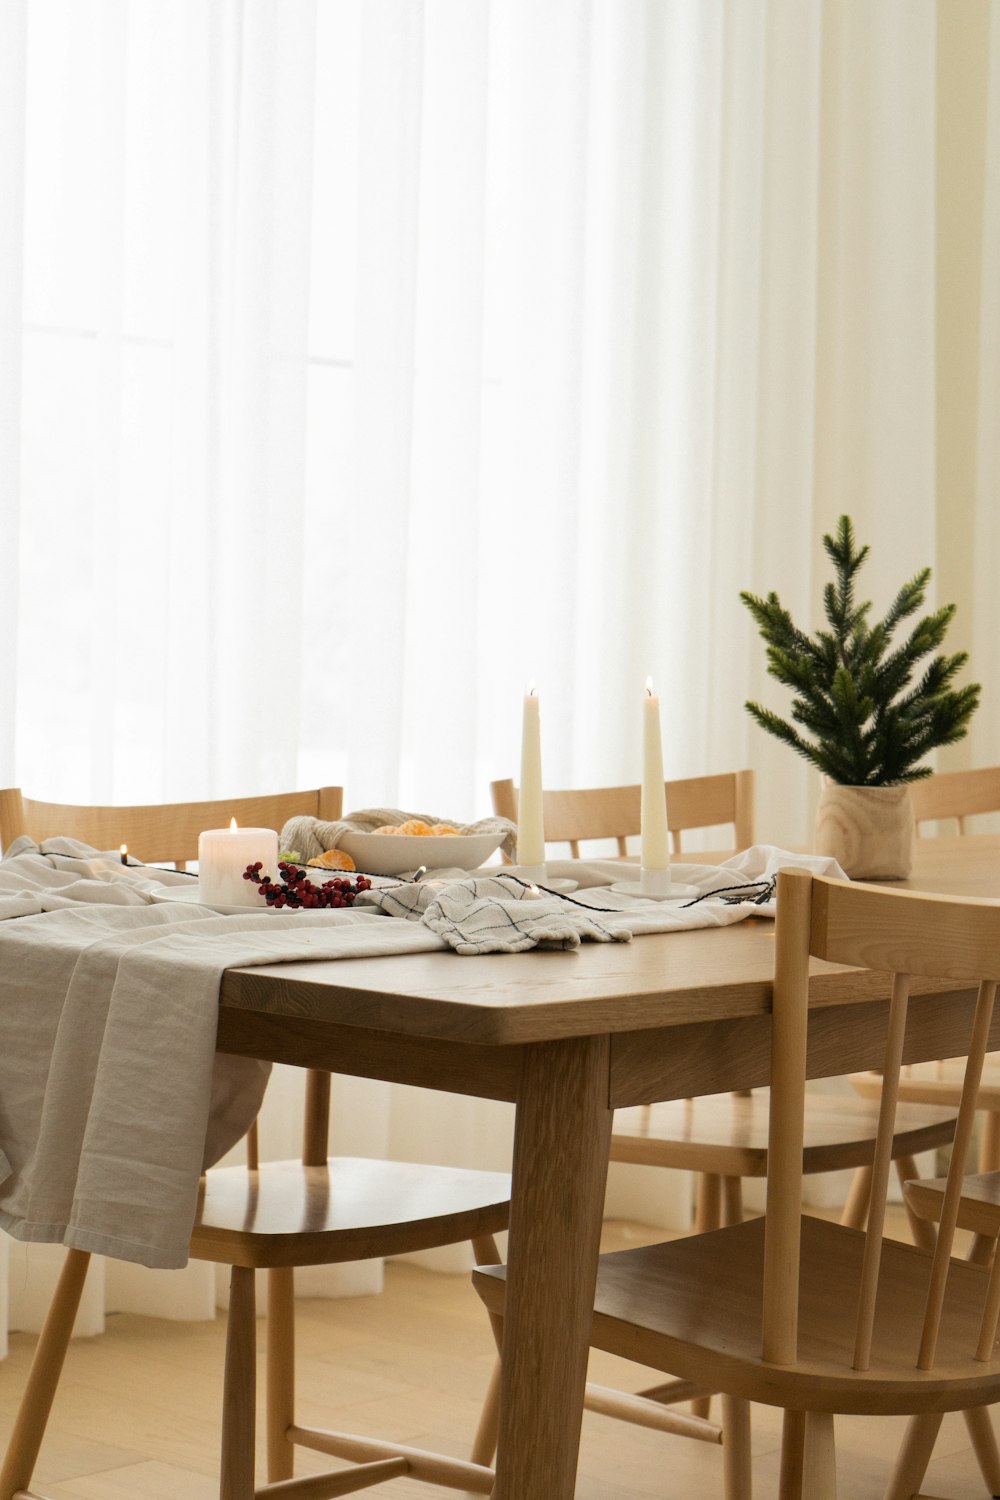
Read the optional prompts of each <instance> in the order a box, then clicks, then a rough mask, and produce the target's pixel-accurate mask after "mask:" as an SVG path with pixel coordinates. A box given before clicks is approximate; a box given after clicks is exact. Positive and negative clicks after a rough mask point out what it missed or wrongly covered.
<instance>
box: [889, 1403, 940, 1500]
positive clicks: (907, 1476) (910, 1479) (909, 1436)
mask: <svg viewBox="0 0 1000 1500" xmlns="http://www.w3.org/2000/svg"><path fill="white" fill-rule="evenodd" d="M941 1420H942V1417H941V1413H940V1412H928V1413H926V1414H924V1415H922V1416H919V1417H911V1418H910V1420H909V1423H908V1425H907V1428H906V1435H905V1436H904V1438H903V1444H902V1447H901V1448H900V1450H899V1453H898V1454H897V1456H896V1463H895V1467H894V1468H893V1471H892V1474H891V1475H890V1476H889V1484H888V1487H887V1489H886V1492H885V1500H913V1497H914V1496H915V1495H918V1494H919V1493H920V1486H921V1484H922V1483H923V1478H924V1475H925V1474H926V1473H927V1465H928V1464H929V1463H930V1461H931V1454H932V1453H933V1452H934V1444H935V1442H936V1441H937V1435H938V1433H939V1432H940V1430H941Z"/></svg>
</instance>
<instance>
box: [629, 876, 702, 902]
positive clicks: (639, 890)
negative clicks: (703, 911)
mask: <svg viewBox="0 0 1000 1500" xmlns="http://www.w3.org/2000/svg"><path fill="white" fill-rule="evenodd" d="M611 889H612V890H613V891H617V892H618V893H619V895H622V896H644V897H645V898H646V900H647V901H690V900H692V899H693V897H695V896H697V895H698V887H697V886H696V885H683V884H679V883H677V882H675V881H672V880H671V878H670V871H669V870H645V869H640V870H639V879H638V880H622V881H619V882H618V883H617V884H615V885H613V886H612V887H611Z"/></svg>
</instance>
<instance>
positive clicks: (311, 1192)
mask: <svg viewBox="0 0 1000 1500" xmlns="http://www.w3.org/2000/svg"><path fill="white" fill-rule="evenodd" d="M509 1199H510V1178H509V1176H507V1175H506V1174H505V1173H503V1172H474V1171H466V1170H465V1169H463V1168H460V1167H439V1166H427V1165H425V1164H422V1163H421V1164H417V1163H412V1162H401V1161H381V1160H374V1159H369V1158H368V1157H331V1158H330V1159H329V1161H327V1162H326V1163H325V1164H324V1165H322V1166H316V1167H306V1166H303V1165H302V1163H301V1162H300V1161H276V1162H262V1163H261V1165H260V1167H259V1169H258V1170H256V1171H252V1172H248V1171H247V1169H246V1167H243V1166H239V1167H217V1168H213V1169H212V1171H210V1172H208V1173H207V1174H206V1175H205V1176H204V1177H203V1178H202V1181H201V1188H200V1191H199V1196H198V1211H197V1218H196V1221H195V1227H194V1230H193V1233H192V1236H191V1254H192V1256H194V1257H195V1259H197V1260H210V1261H218V1262H220V1263H221V1264H223V1265H229V1266H253V1267H272V1266H306V1265H330V1264H333V1263H335V1262H338V1261H348V1260H365V1259H370V1258H371V1257H373V1256H382V1255H398V1254H403V1253H404V1252H407V1251H411V1250H422V1249H427V1248H429V1247H430V1246H434V1245H443V1244H453V1243H458V1242H460V1241H462V1240H471V1239H475V1238H477V1237H479V1236H480V1235H488V1234H494V1233H497V1232H498V1231H500V1230H502V1229H505V1228H506V1227H507V1217H508V1213H509Z"/></svg>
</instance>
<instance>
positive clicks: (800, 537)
mask: <svg viewBox="0 0 1000 1500" xmlns="http://www.w3.org/2000/svg"><path fill="white" fill-rule="evenodd" d="M987 10H988V12H989V14H988V15H987V19H986V26H987V33H988V34H989V35H990V38H991V45H992V49H993V51H992V55H993V58H994V75H995V76H994V78H993V82H992V85H991V88H990V91H989V100H990V109H991V116H990V120H991V124H990V130H991V135H990V139H989V156H988V161H989V164H990V165H989V170H988V172H987V178H988V187H989V193H990V194H991V195H992V196H991V197H990V199H989V203H990V206H989V207H988V209H987V211H986V221H985V225H986V227H985V236H986V237H985V238H984V247H983V257H984V275H983V288H984V310H983V330H984V338H983V346H982V364H983V376H982V378H981V380H980V382H979V399H980V401H981V403H982V413H983V417H982V421H981V423H980V433H981V451H980V483H979V493H978V499H977V500H976V502H975V503H976V504H977V506H978V512H977V515H978V523H979V524H980V526H981V536H982V538H983V540H984V545H982V546H980V547H979V548H978V549H977V550H975V552H974V554H970V556H969V557H968V559H967V563H968V571H969V574H970V578H971V575H972V572H973V570H974V569H977V570H978V573H977V584H976V588H975V589H972V588H971V587H970V596H969V597H968V598H963V599H961V600H960V603H961V604H962V606H963V618H965V619H966V620H967V622H968V623H967V627H966V634H967V638H968V640H969V642H970V644H972V645H973V648H974V652H975V658H974V664H975V666H976V669H977V672H978V674H979V675H980V676H981V677H982V678H983V679H984V680H985V679H986V677H987V671H988V667H987V663H988V664H989V665H990V666H992V665H993V664H994V663H995V659H996V656H995V653H996V644H995V630H994V628H993V625H992V608H991V606H992V576H993V571H994V568H995V564H996V561H997V557H998V551H1000V540H998V536H997V529H996V498H997V453H996V433H995V423H994V422H993V421H992V412H993V411H994V410H995V405H996V403H995V394H996V389H997V378H998V377H997V372H996V370H995V368H993V366H994V365H995V362H996V359H997V349H998V347H1000V340H998V337H997V335H998V331H1000V330H998V328H997V318H996V306H995V305H994V304H995V302H996V283H997V277H996V275H995V269H996V264H997V250H998V243H997V222H998V214H997V202H996V198H997V188H996V174H997V163H998V161H1000V141H998V138H997V128H996V118H997V96H998V90H1000V82H998V79H997V76H996V72H997V64H996V58H997V55H998V53H997V48H998V45H1000V44H998V34H1000V21H998V19H997V15H996V8H995V6H993V5H991V4H988V6H987ZM946 14H947V12H946V10H945V9H943V8H939V7H938V6H937V5H936V4H935V3H934V0H916V3H914V0H840V3H837V4H823V3H822V0H699V3H698V4H693V3H690V0H628V3H626V4H622V3H621V0H542V3H538V0H503V3H493V4H491V3H490V0H280V3H279V0H175V3H171V4H169V5H168V4H164V3H162V0H82V3H81V0H6V3H5V5H4V6H3V7H0V193H2V201H3V203H4V205H5V209H4V212H3V214H2V215H0V328H2V340H0V524H2V528H3V529H2V536H0V599H2V601H3V629H2V630H0V692H2V694H3V713H2V715H0V784H10V783H20V784H22V785H24V786H26V787H28V788H32V789H34V790H36V791H37V792H39V793H40V794H42V795H48V796H52V797H63V798H65V799H67V800H72V799H80V800H84V799H95V800H96V799H100V800H104V801H123V802H127V801H139V800H149V801H152V800H160V799H171V798H183V797H187V796H210V795H224V794H225V793H226V791H227V790H230V791H233V792H234V793H250V792H253V791H256V790H270V789H277V788H282V787H289V786H292V785H295V784H299V785H307V784H309V785H314V784H319V783H321V782H340V783H343V785H344V786H345V788H346V796H347V804H348V806H349V807H350V806H355V807H356V806H364V805H370V804H373V803H378V804H384V803H396V804H398V805H401V806H407V807H412V808H416V809H428V810H435V811H439V812H441V813H442V814H447V815H450V816H454V817H459V818H465V817H472V816H475V815H478V814H483V813H485V812H486V811H488V783H489V781H490V779H491V778H492V777H495V776H501V775H508V774H511V773H512V771H514V770H515V769H516V754H517V746H518V734H519V724H518V703H519V699H520V695H521V693H522V691H523V687H524V684H525V682H526V681H527V680H528V678H529V677H534V678H535V679H536V680H537V681H538V684H539V690H540V693H541V695H542V699H543V715H544V760H545V771H546V778H547V779H548V780H549V781H550V783H552V784H564V785H568V784H572V783H577V784H585V783H592V784H593V783H601V782H612V781H615V782H617V781H628V780H632V779H634V778H635V775H636V767H637V760H638V734H639V715H638V711H637V710H638V697H639V691H640V687H641V683H642V681H643V679H644V678H645V676H646V674H647V673H650V672H651V673H652V674H653V676H654V678H655V679H656V682H657V686H658V689H659V691H660V692H661V695H662V698H663V701H664V703H665V705H666V723H665V730H666V735H665V738H666V761H667V773H668V775H685V774H697V773H699V772H708V771H715V770H722V769H726V768H729V767H733V766H736V765H742V764H752V765H755V766H756V768H757V770H758V776H759V810H758V826H759V829H760V831H761V833H762V835H765V836H766V837H768V838H770V839H773V840H774V841H775V842H785V843H790V842H794V841H802V840H803V839H804V838H806V837H807V832H808V820H809V814H810V809H811V805H812V800H813V795H814V789H813V786H812V783H811V779H810V777H809V775H808V774H807V772H806V770H805V768H804V767H800V766H799V765H797V764H792V763H790V757H789V756H788V754H787V752H786V751H784V750H783V749H782V747H780V746H778V745H776V744H771V743H767V742H765V741H764V737H763V736H762V735H761V734H760V733H759V732H758V731H755V730H754V729H753V728H752V726H751V725H750V724H749V721H748V719H747V716H746V715H745V713H744V711H743V707H742V704H743V701H744V699H745V698H747V697H750V696H764V697H766V698H768V699H769V701H772V702H775V703H777V702H778V699H777V698H776V697H775V695H774V694H772V693H770V692H769V689H768V680H767V678H766V676H765V672H764V660H763V650H762V648H761V645H760V643H759V641H758V640H757V639H756V638H755V637H754V634H753V630H752V627H751V624H750V621H749V618H748V617H747V615H746V613H745V611H744V610H743V609H742V607H741V605H740V603H739V600H738V593H739V590H740V589H741V588H750V589H753V590H755V591H766V590H768V589H770V588H774V589H776V590H777V591H778V592H779V593H780V594H781V595H782V598H783V599H784V601H785V602H786V603H787V604H788V606H789V607H790V608H791V609H792V610H793V612H794V613H795V614H796V616H801V617H802V618H803V619H807V618H810V617H815V615H816V614H817V605H818V600H819V593H820V587H821V582H822V580H823V577H824V576H825V563H824V559H823V557H822V553H821V548H820V545H819V537H820V534H821V532H822V531H824V530H827V529H829V528H830V527H831V526H832V525H833V524H834V523H835V520H836V517H837V515H838V514H839V513H840V512H841V511H842V510H847V511H849V512H850V513H851V514H852V515H853V516H854V519H855V521H856V524H857V527H858V530H859V533H860V535H861V536H862V537H863V538H864V539H865V540H869V541H871V542H872V543H873V544H874V545H873V558H872V562H871V563H870V565H869V568H868V570H867V571H868V575H869V576H868V580H867V582H868V585H869V587H870V589H871V591H872V593H873V595H874V597H875V598H876V600H881V599H882V598H884V597H886V596H887V595H888V593H889V591H890V590H891V589H892V588H894V586H895V585H896V584H897V583H898V581H899V579H900V577H901V576H904V575H907V576H908V575H909V574H911V573H912V572H914V571H916V569H917V568H918V567H920V566H921V565H923V564H924V563H926V562H928V561H930V562H934V561H935V555H936V545H937V541H936V539H937V537H938V536H939V534H940V530H941V526H942V506H943V505H944V504H945V503H946V499H947V497H944V498H942V497H941V496H940V495H939V494H938V492H937V491H936V488H935V483H936V481H935V390H936V365H935V318H936V316H937V314H938V313H939V308H938V306H937V298H936V288H935V237H936V198H935V160H936V157H935V152H936V130H937V129H938V118H937V111H938V105H939V99H938V80H937V73H936V58H937V48H938V29H939V27H940V26H941V25H942V24H944V21H945V17H946ZM979 14H980V19H982V15H983V14H984V12H983V11H982V9H980V12H979ZM991 18H992V31H990V29H989V28H990V19H991ZM984 128H985V127H984ZM8 205H9V211H8V207H7V206H8ZM987 266H990V267H992V270H993V274H992V275H989V274H988V272H987V270H986V267H987ZM991 380H992V384H990V381H991ZM991 403H992V404H991ZM970 504H971V501H970ZM994 676H995V673H994ZM998 736H1000V720H998V714H997V711H996V710H995V709H992V708H991V709H990V710H989V712H986V711H984V713H983V715H982V716H981V722H980V724H979V725H977V729H976V738H975V740H974V741H973V748H974V751H975V754H976V757H977V759H978V760H979V761H980V762H985V761H986V760H988V759H992V760H995V759H997V758H998V743H997V742H998ZM286 1090H288V1091H290V1085H287V1084H286V1083H285V1082H280V1083H279V1085H278V1087H277V1088H276V1089H275V1090H274V1091H273V1092H274V1094H275V1096H276V1097H275V1099H274V1100H273V1101H272V1105H271V1113H272V1119H273V1121H274V1128H275V1129H276V1131H277V1135H278V1137H279V1138H280V1137H281V1136H282V1135H283V1133H284V1132H285V1130H286V1129H288V1130H290V1129H291V1127H290V1126H286V1123H285V1119H284V1116H285V1115H286V1114H287V1113H288V1110H287V1109H286V1108H285V1106H284V1103H283V1100H284V1097H285V1091H286ZM341 1098H342V1099H343V1100H344V1101H345V1102H344V1103H343V1105H342V1110H343V1114H342V1117H341V1123H342V1125H343V1126H344V1129H343V1130H342V1131H339V1132H338V1134H339V1136H340V1137H341V1138H344V1139H347V1140H348V1141H352V1142H354V1143H357V1140H358V1137H357V1132H358V1131H359V1130H360V1131H361V1139H360V1149H370V1150H373V1151H374V1150H384V1149H389V1150H393V1151H396V1152H398V1153H399V1154H404V1155H414V1156H419V1155H421V1154H437V1155H438V1156H439V1157H441V1158H442V1159H447V1158H448V1154H449V1152H453V1151H455V1150H457V1149H458V1148H457V1147H456V1146H455V1145H454V1143H455V1142H456V1141H461V1142H463V1143H466V1145H467V1147H468V1150H469V1152H470V1153H471V1154H474V1155H476V1156H478V1158H479V1159H480V1160H487V1159H489V1160H490V1161H494V1160H499V1161H502V1160H503V1159H504V1158H505V1155H506V1151H507V1139H508V1137H507V1130H508V1112H506V1111H504V1110H501V1109H500V1108H499V1107H497V1106H489V1105H486V1104H479V1103H476V1102H473V1101H467V1100H451V1099H449V1098H443V1097H440V1098H432V1097H431V1096H427V1095H421V1096H419V1099H418V1098H417V1097H416V1096H414V1095H412V1094H409V1093H407V1091H405V1090H395V1091H389V1090H384V1089H375V1088H373V1087H372V1086H369V1085H360V1084H348V1083H345V1085H344V1089H343V1092H342V1094H341ZM348 1123H350V1126H351V1128H350V1129H348V1128H347V1126H348ZM352 1132H353V1133H352ZM285 1144H286V1143H285V1142H284V1141H283V1140H282V1141H281V1148H282V1149H283V1148H284V1146H285ZM614 1191H615V1193H616V1194H618V1195H619V1196H618V1198H617V1199H616V1203H617V1204H618V1205H619V1206H623V1205H624V1206H628V1207H630V1209H632V1210H635V1209H636V1205H638V1206H639V1208H641V1207H642V1206H646V1207H647V1208H648V1210H649V1211H650V1212H652V1213H657V1212H661V1211H663V1212H666V1209H665V1208H664V1206H663V1204H662V1203H661V1204H660V1206H659V1207H657V1206H656V1205H654V1204H651V1202H650V1199H649V1198H648V1197H643V1199H642V1200H641V1201H640V1200H639V1198H638V1197H631V1198H630V1197H629V1195H630V1194H631V1193H633V1191H634V1192H635V1193H636V1194H638V1192H639V1191H640V1189H639V1188H638V1187H636V1186H635V1184H634V1183H633V1184H632V1185H630V1184H629V1183H628V1182H626V1181H625V1180H624V1179H622V1180H621V1181H620V1183H619V1184H618V1185H617V1186H616V1187H615V1189H614ZM641 1191H642V1193H643V1194H648V1193H649V1192H651V1191H653V1190H652V1189H650V1188H649V1187H648V1186H647V1184H646V1183H645V1181H644V1183H643V1186H642V1189H641ZM663 1191H664V1192H666V1191H668V1190H667V1189H666V1188H663ZM119 1274H121V1275H125V1274H126V1273H119V1271H118V1269H117V1268H111V1270H110V1271H109V1275H111V1276H118V1275H119ZM13 1280H14V1281H16V1280H17V1278H16V1277H15V1278H13ZM123 1295H124V1294H123ZM129 1295H132V1294H131V1293H130V1294H129ZM136 1295H138V1294H136ZM192 1295H193V1296H194V1297H196V1298H197V1297H201V1296H202V1292H201V1291H198V1292H197V1293H193V1294H192Z"/></svg>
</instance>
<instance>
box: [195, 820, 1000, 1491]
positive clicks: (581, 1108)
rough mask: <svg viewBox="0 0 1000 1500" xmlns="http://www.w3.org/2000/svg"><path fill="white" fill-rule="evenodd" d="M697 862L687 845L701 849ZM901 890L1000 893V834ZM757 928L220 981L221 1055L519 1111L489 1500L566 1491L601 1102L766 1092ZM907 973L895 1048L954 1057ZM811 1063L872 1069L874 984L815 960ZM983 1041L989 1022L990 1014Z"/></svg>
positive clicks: (927, 844)
mask: <svg viewBox="0 0 1000 1500" xmlns="http://www.w3.org/2000/svg"><path fill="white" fill-rule="evenodd" d="M703 858H706V857H705V856H702V855H699V859H703ZM900 884H902V885H904V886H909V887H910V888H912V889H916V890H921V891H933V892H941V893H946V894H949V895H957V896H963V897H972V898H988V899H998V898H1000V837H992V836H990V837H976V836H970V837H965V838H961V839H959V838H939V839H923V840H920V841H918V848H917V858H916V866H915V869H914V872H913V875H912V877H911V878H910V880H909V881H906V882H900ZM773 966H774V923H773V921H771V920H769V919H767V918H760V917H750V918H748V919H747V920H745V921H741V922H737V923H735V924H733V925H731V926H727V927H722V928H714V929H706V928H702V929H698V930H692V931H683V932H673V933H665V934H659V935H655V936H643V937H641V938H637V939H636V940H635V941H634V942H632V943H628V944H626V943H585V944H584V945H583V946H582V947H581V948H579V949H577V950H573V951H542V950H537V949H536V950H533V951H531V952H527V953H518V954H492V955H484V956H478V957H472V958H469V957H459V956H458V955H457V954H455V953H453V952H440V953H438V952H430V953H419V954H406V955H399V956H393V957H385V958H377V959H367V958H366V959H342V960H338V961H336V962H312V963H284V964H280V965H271V966H268V967H260V968H253V969H244V970H233V971H230V972H229V973H228V974H227V975H226V977H225V980H224V982H223V987H222V992H221V1004H220V1013H219V1031H218V1042H217V1046H218V1048H219V1050H221V1051H223V1052H229V1053H238V1054H242V1055H250V1056H254V1057H260V1058H269V1059H271V1060H273V1061H276V1062H283V1063H291V1064H295V1065H299V1066H302V1067H306V1066H308V1067H313V1068H316V1067H320V1068H328V1069H330V1070H331V1071H333V1072H335V1073H346V1074H353V1075H358V1076H361V1077H366V1078H376V1079H385V1080H389V1081H391V1082H399V1083H408V1084H415V1085H418V1086H422V1087H425V1088H430V1089H443V1090H448V1091H451V1092H455V1093H460V1094H471V1095H476V1096H479V1097H485V1098H490V1099H503V1100H510V1101H513V1103H514V1104H515V1106H516V1115H515V1136H514V1158H513V1190H512V1201H511V1220H510V1237H509V1248H508V1275H507V1302H506V1313H505V1325H504V1329H505V1331H504V1358H503V1374H502V1382H503V1383H502V1394H501V1415H500V1438H499V1448H498V1452H497V1464H496V1483H495V1486H494V1490H493V1496H494V1500H570V1497H572V1495H573V1493H574V1488H575V1482H576V1468H577V1452H578V1447H579V1439H580V1424H581V1416H582V1410H583V1396H584V1385H585V1380H586V1364H587V1355H588V1330H589V1325H590V1319H591V1309H592V1303H593V1294H594V1285H595V1279H596V1271H597V1258H598V1248H599V1239H600V1232H601V1219H602V1211H603V1201H604V1187H605V1179H606V1175H607V1165H608V1152H609V1141H610V1135H611V1122H612V1113H613V1111H614V1109H615V1108H616V1107H618V1106H625V1105H633V1104H641V1103H649V1102H652V1101H655V1100H660V1099H670V1098H686V1097H689V1096H694V1095H698V1094H705V1093H714V1092H716V1091H719V1090H726V1089H736V1088H741V1089H742V1088H752V1087H755V1086H758V1085H762V1084H766V1083H767V1082H768V1072H769V1052H770V1007H771V980H772V973H773ZM942 995H943V986H942V983H941V982H940V981H933V980H928V981H922V980H919V979H917V980H915V981H914V985H913V990H912V999H911V1002H910V1020H909V1023H908V1029H907V1041H906V1060H907V1061H912V1062H916V1061H921V1060H926V1059H929V1058H939V1057H947V1056H951V1055H954V1054H956V1053H960V1052H962V1051H963V1050H964V1045H965V1037H966V1036H967V1035H968V1031H969V1026H970V1022H971V1015H972V1006H973V1002H974V993H973V992H964V991H951V992H949V993H947V999H946V1002H945V1003H942ZM810 1007H811V1008H810V1026H809V1074H810V1076H811V1077H827V1076H831V1075H836V1074H842V1073H848V1072H851V1071H853V1070H855V1069H864V1068H870V1067H875V1066H878V1064H879V1062H880V1060H881V1052H880V1048H881V1045H882V1039H883V1035H884V1027H885V1020H886V1015H887V1009H888V997H887V984H886V982H884V981H883V978H882V976H880V975H878V974H873V973H870V972H860V971H856V970H850V969H844V968H841V967H837V966H833V965H830V964H823V963H819V962H816V963H814V965H813V972H812V977H811V993H810ZM994 1031H995V1035H994V1037H993V1038H992V1044H993V1045H994V1046H1000V1013H998V1018H997V1020H996V1021H995V1022H994Z"/></svg>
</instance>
